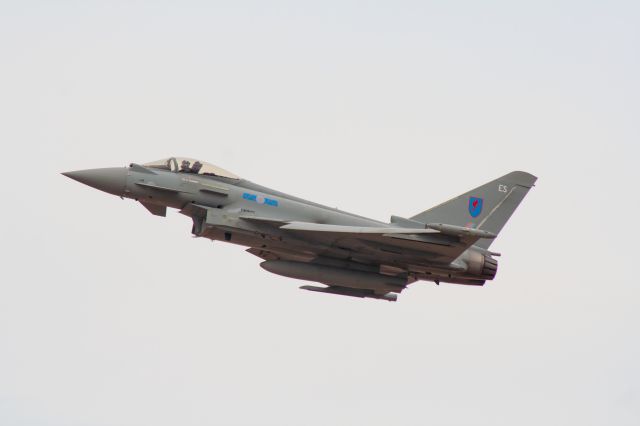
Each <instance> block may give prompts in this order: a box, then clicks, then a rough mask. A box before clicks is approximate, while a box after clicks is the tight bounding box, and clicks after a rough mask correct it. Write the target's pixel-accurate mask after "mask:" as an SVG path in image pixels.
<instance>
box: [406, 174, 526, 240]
mask: <svg viewBox="0 0 640 426" xmlns="http://www.w3.org/2000/svg"><path fill="white" fill-rule="evenodd" d="M536 180H537V178H536V177H535V176H533V175H532V174H529V173H527V172H511V173H509V174H506V175H504V176H502V177H500V178H498V179H496V180H493V181H491V182H489V183H486V184H484V185H482V186H479V187H477V188H475V189H472V190H471V191H469V192H466V193H464V194H462V195H459V196H457V197H455V198H452V199H451V200H449V201H445V202H444V203H442V204H440V205H438V206H436V207H433V208H431V209H429V210H427V211H424V212H422V213H420V214H417V215H415V216H413V217H412V218H411V220H415V221H418V222H422V223H446V224H449V225H457V226H465V227H468V228H477V229H482V230H485V231H489V232H491V233H494V234H496V235H497V234H498V233H499V232H500V231H501V230H502V228H503V227H504V225H505V223H507V221H508V220H509V218H510V217H511V215H512V214H513V212H514V211H515V210H516V208H517V207H518V205H519V204H520V202H521V201H522V200H523V199H524V197H525V195H527V192H529V189H531V187H533V184H534V183H535V182H536ZM492 242H493V240H489V239H481V240H479V241H478V242H477V243H476V246H479V247H482V248H485V249H486V248H489V246H490V245H491V243H492Z"/></svg>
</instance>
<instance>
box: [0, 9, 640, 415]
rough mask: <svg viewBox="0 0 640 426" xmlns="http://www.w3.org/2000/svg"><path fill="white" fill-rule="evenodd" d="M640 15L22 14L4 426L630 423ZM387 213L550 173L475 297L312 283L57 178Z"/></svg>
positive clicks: (0, 371)
mask: <svg viewBox="0 0 640 426" xmlns="http://www.w3.org/2000/svg"><path fill="white" fill-rule="evenodd" d="M639 23H640V4H639V3H638V2H637V1H628V2H624V1H606V2H605V1H598V2H596V1H558V0H554V1H544V0H543V1H535V2H534V1H531V2H526V3H524V2H514V1H493V2H475V1H468V2H465V1H462V2H460V1H458V2H454V1H447V2H444V1H442V2H440V1H420V2H409V1H393V2H353V1H344V0H343V1H324V2H314V3H305V2H299V1H292V2H266V1H255V2H241V1H234V2H214V1H202V2H194V1H181V2H169V1H124V2H118V1H108V2H92V1H74V2H72V1H42V2H36V1H4V2H2V3H1V4H0V144H1V146H2V148H3V149H2V152H3V154H4V157H3V161H2V164H3V167H2V169H1V170H2V181H3V182H2V185H0V195H1V200H2V213H0V214H1V218H2V221H1V222H0V232H1V234H0V238H1V241H2V242H1V245H0V265H1V269H0V271H1V273H2V275H1V278H0V424H2V425H7V426H22V425H25V426H27V425H28V426H43V425H47V426H48V425H64V426H66V425H73V426H75V425H78V426H80V425H105V426H106V425H114V426H116V425H118V426H120V425H167V426H168V425H187V426H191V425H274V426H281V425H295V426H298V425H318V426H320V425H425V424H434V425H488V426H489V425H490V426H496V425H516V424H517V425H540V424H551V425H581V426H585V425H638V424H640V385H639V383H640V364H639V363H638V359H639V357H640V331H639V330H638V327H639V325H640V312H639V311H638V308H639V304H640V282H639V279H638V272H637V269H638V261H639V258H638V256H639V250H638V238H639V237H640V232H639V231H638V219H637V217H638V212H639V211H640V196H639V193H638V192H639V191H638V185H639V184H640V183H639V179H640V172H639V168H638V161H639V160H640V148H639V144H640V119H639V117H640V100H639V99H640V83H639V79H638V76H639V75H640V24H639ZM170 155H183V156H191V157H198V158H201V159H203V160H205V161H209V162H212V163H214V164H218V165H220V166H222V167H224V168H226V169H229V170H231V171H232V172H234V173H236V174H239V175H240V176H242V177H244V178H246V179H249V180H251V181H254V182H257V183H259V184H262V185H266V186H269V187H272V188H276V189H279V190H282V191H284V192H288V193H291V194H294V195H297V196H301V197H303V198H307V199H312V200H314V201H317V202H321V203H324V204H328V205H331V206H337V207H340V208H341V209H344V210H347V211H352V212H354V213H358V214H362V215H365V216H369V217H372V218H375V219H380V220H385V221H386V220H388V219H389V216H390V215H391V214H396V215H399V216H404V217H409V216H412V215H414V214H416V213H418V212H420V211H422V210H425V209H426V208H428V207H430V206H432V205H434V204H437V203H439V202H441V201H443V200H445V199H447V198H449V197H451V196H454V195H457V194H459V193H462V192H465V191H466V190H468V189H470V188H472V187H475V186H477V185H479V184H481V183H484V182H486V181H489V180H491V179H493V178H495V177H497V176H500V175H502V174H504V173H507V172H509V171H512V170H525V171H528V172H530V173H533V174H535V175H536V176H538V177H539V180H538V183H537V185H536V187H535V188H533V190H532V191H531V192H530V193H529V195H528V197H527V198H526V199H525V201H524V202H523V204H522V205H521V206H520V208H519V209H518V211H516V213H515V215H514V216H513V218H512V220H511V221H510V222H509V223H508V224H507V226H506V227H505V229H504V230H503V233H502V234H501V235H500V237H499V238H498V239H497V240H496V242H495V243H494V245H493V246H492V249H494V250H496V251H499V252H501V253H503V256H502V257H501V258H500V268H499V271H498V275H497V277H496V279H495V280H494V281H493V282H489V283H488V284H487V285H486V286H485V287H482V288H468V287H464V286H455V285H444V284H443V285H441V286H436V285H434V284H433V283H426V282H424V283H416V284H413V285H411V286H410V288H409V289H408V290H406V291H405V292H403V293H402V295H401V296H400V297H399V301H398V303H395V304H394V303H388V302H384V301H377V300H360V299H352V298H347V297H339V296H332V295H323V294H316V293H311V292H305V291H301V290H298V289H297V287H298V286H299V285H301V284H302V282H299V281H296V280H292V279H288V278H284V277H280V276H277V275H270V274H268V273H267V272H266V271H264V270H262V269H261V268H259V267H258V264H259V262H260V259H258V258H257V257H254V256H251V255H250V254H248V253H245V252H243V248H242V247H239V246H233V245H229V244H224V243H220V242H215V243H211V242H210V241H207V240H203V239H193V238H192V237H191V236H190V229H191V223H190V221H189V219H188V218H186V217H184V216H182V215H179V214H177V213H175V212H172V213H170V214H169V215H168V217H166V218H159V217H155V216H152V215H150V214H149V213H148V212H147V211H146V210H145V209H144V208H143V207H142V206H140V205H137V204H136V203H134V202H132V201H130V200H125V201H122V200H120V199H118V198H117V197H114V196H111V195H107V194H105V193H101V192H99V191H96V190H93V189H91V188H89V187H86V186H83V185H81V184H78V183H77V182H74V181H71V180H69V179H67V178H65V177H63V176H61V175H60V174H59V173H60V172H63V171H69V170H77V169H85V168H93V167H109V166H124V165H126V164H129V163H130V162H146V161H151V160H156V159H158V158H162V157H167V156H170Z"/></svg>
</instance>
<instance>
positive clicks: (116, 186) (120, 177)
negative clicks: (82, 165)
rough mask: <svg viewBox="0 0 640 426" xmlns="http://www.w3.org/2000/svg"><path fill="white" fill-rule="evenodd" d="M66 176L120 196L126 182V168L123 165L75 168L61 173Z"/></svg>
mask: <svg viewBox="0 0 640 426" xmlns="http://www.w3.org/2000/svg"><path fill="white" fill-rule="evenodd" d="M62 174H63V175H65V176H66V177H68V178H71V179H73V180H77V181H78V182H80V183H84V184H85V185H89V186H91V187H93V188H96V189H99V190H100V191H104V192H108V193H109V194H113V195H118V196H122V195H123V194H124V189H125V186H126V184H127V169H126V168H124V167H107V168H104V169H89V170H77V171H75V172H66V173H62Z"/></svg>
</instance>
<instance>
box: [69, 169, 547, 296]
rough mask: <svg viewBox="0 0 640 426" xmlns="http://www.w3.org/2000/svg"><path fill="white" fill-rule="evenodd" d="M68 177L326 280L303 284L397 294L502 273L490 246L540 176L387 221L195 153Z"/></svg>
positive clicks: (273, 264)
mask: <svg viewBox="0 0 640 426" xmlns="http://www.w3.org/2000/svg"><path fill="white" fill-rule="evenodd" d="M63 175H65V176H67V177H69V178H71V179H74V180H76V181H78V182H81V183H83V184H86V185H89V186H91V187H93V188H96V189H99V190H101V191H104V192H107V193H109V194H113V195H117V196H119V197H121V198H130V199H133V200H136V201H138V202H139V203H140V204H142V205H143V206H144V207H145V208H146V209H147V210H148V211H149V212H151V213H152V214H154V215H156V216H166V213H167V208H168V207H169V208H173V209H177V210H178V211H179V212H180V213H182V214H184V215H186V216H188V217H190V218H191V220H192V221H193V226H192V228H191V233H192V234H193V235H194V236H196V237H202V238H208V239H211V240H218V241H226V242H229V243H233V244H238V245H241V246H244V247H248V249H247V251H248V252H249V253H251V254H253V255H255V256H257V257H259V258H261V259H263V262H262V263H261V264H260V266H261V267H262V268H264V269H265V270H267V271H269V272H272V273H274V274H278V275H283V276H285V277H290V278H295V279H299V280H306V281H312V282H315V283H320V284H323V286H318V285H303V286H301V287H300V288H301V289H304V290H309V291H314V292H320V293H332V294H338V295H343V296H352V297H359V298H373V299H382V300H388V301H396V300H397V296H398V294H399V293H400V292H402V290H404V289H405V288H406V287H407V286H408V285H409V284H412V283H414V282H416V281H432V282H435V283H436V284H440V283H452V284H465V285H473V286H481V285H484V284H485V282H486V281H487V280H492V279H494V278H495V276H496V272H497V270H498V261H497V260H496V259H495V258H496V257H497V256H500V255H499V254H498V253H495V252H492V251H490V250H489V247H490V246H491V243H492V242H493V241H494V239H495V238H496V237H497V236H498V233H499V232H500V231H501V230H502V228H503V226H504V225H505V223H506V222H507V220H509V218H510V217H511V215H512V214H513V212H514V211H515V209H516V208H517V207H518V205H519V204H520V202H521V201H522V200H523V199H524V197H525V195H527V192H529V189H531V188H532V187H533V186H534V183H535V181H536V179H537V178H536V177H535V176H533V175H531V174H529V173H526V172H521V171H515V172H511V173H508V174H506V175H504V176H502V177H500V178H498V179H496V180H493V181H491V182H489V183H486V184H484V185H482V186H479V187H477V188H475V189H472V190H471V191H469V192H466V193H464V194H462V195H459V196H457V197H455V198H452V199H451V200H449V201H445V202H444V203H442V204H440V205H438V206H436V207H433V208H431V209H429V210H426V211H423V212H422V213H418V214H417V215H415V216H412V217H410V218H403V217H399V216H391V220H390V221H389V223H384V222H380V221H377V220H373V219H368V218H366V217H362V216H358V215H355V214H351V213H347V212H345V211H341V210H338V209H335V208H331V207H327V206H323V205H321V204H317V203H313V202H311V201H306V200H303V199H301V198H297V197H294V196H291V195H288V194H285V193H282V192H279V191H276V190H273V189H270V188H266V187H264V186H261V185H258V184H255V183H253V182H250V181H248V180H245V179H242V178H240V177H239V176H236V175H235V174H233V173H231V172H228V171H226V170H224V169H222V168H220V167H217V166H214V165H212V164H209V163H206V162H204V161H198V160H194V159H190V158H181V157H171V158H168V159H164V160H159V161H154V162H151V163H146V164H135V163H132V164H130V165H129V166H128V167H119V168H118V167H115V168H101V169H90V170H80V171H73V172H66V173H63Z"/></svg>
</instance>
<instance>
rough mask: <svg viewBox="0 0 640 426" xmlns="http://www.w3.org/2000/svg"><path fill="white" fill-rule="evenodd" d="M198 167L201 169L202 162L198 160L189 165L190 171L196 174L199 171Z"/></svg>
mask: <svg viewBox="0 0 640 426" xmlns="http://www.w3.org/2000/svg"><path fill="white" fill-rule="evenodd" d="M200 169H202V163H201V162H199V161H195V162H194V163H193V166H192V167H191V173H195V174H198V173H200Z"/></svg>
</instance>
